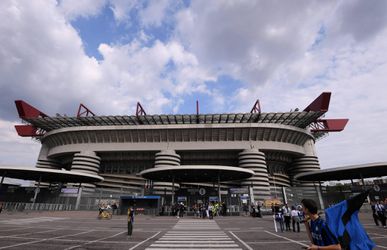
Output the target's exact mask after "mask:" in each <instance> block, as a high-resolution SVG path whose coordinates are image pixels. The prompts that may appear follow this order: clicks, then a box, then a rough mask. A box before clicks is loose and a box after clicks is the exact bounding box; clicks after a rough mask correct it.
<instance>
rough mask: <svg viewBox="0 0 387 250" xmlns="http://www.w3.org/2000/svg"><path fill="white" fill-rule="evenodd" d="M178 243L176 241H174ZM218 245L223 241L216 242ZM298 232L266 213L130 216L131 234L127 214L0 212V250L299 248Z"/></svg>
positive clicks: (302, 239)
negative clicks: (109, 216) (105, 216)
mask: <svg viewBox="0 0 387 250" xmlns="http://www.w3.org/2000/svg"><path fill="white" fill-rule="evenodd" d="M359 217H360V220H361V222H362V224H363V226H364V227H365V229H366V230H367V233H368V234H369V236H370V237H371V238H372V240H373V241H374V242H375V243H376V244H377V247H376V248H375V249H387V229H383V228H382V227H377V226H375V224H374V222H373V220H372V216H371V214H363V213H360V216H359ZM176 242H178V243H176ZM222 244H224V245H222ZM306 245H309V242H308V238H307V235H306V233H305V228H304V226H301V232H300V233H295V232H286V231H285V232H283V233H281V232H275V231H274V225H273V220H272V218H271V216H264V218H252V217H244V216H237V217H234V216H233V217H217V218H215V219H214V221H209V220H208V219H196V218H193V217H184V218H180V219H177V218H175V217H166V216H165V217H159V216H157V217H152V216H144V215H139V216H136V217H135V224H134V231H133V234H132V236H128V235H127V217H126V216H117V215H114V216H113V218H112V219H110V220H106V219H105V220H98V219H97V212H91V211H86V212H84V211H69V212H33V213H16V212H15V213H9V212H5V213H4V212H3V213H1V214H0V249H23V250H24V249H39V250H43V249H53V250H59V249H66V250H70V249H76V250H81V249H82V250H83V249H127V250H132V249H147V248H148V249H188V248H190V249H201V250H204V249H248V250H251V249H265V250H271V249H273V250H274V249H276V250H277V249H302V246H306Z"/></svg>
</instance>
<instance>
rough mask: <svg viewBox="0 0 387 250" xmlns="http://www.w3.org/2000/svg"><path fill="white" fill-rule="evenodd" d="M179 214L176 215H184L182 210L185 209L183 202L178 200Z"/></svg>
mask: <svg viewBox="0 0 387 250" xmlns="http://www.w3.org/2000/svg"><path fill="white" fill-rule="evenodd" d="M178 209H179V211H178V213H179V215H178V218H180V217H184V210H185V206H184V203H183V202H180V205H179V208H178Z"/></svg>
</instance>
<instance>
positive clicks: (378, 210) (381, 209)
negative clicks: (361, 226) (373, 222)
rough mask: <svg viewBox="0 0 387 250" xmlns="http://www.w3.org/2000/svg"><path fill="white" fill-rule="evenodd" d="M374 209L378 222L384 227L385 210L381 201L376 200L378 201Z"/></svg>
mask: <svg viewBox="0 0 387 250" xmlns="http://www.w3.org/2000/svg"><path fill="white" fill-rule="evenodd" d="M375 210H376V213H377V215H378V218H379V220H380V222H381V223H382V226H383V227H384V228H386V216H385V214H384V213H385V212H386V208H385V207H384V205H383V204H382V202H381V201H378V203H377V204H376V205H375Z"/></svg>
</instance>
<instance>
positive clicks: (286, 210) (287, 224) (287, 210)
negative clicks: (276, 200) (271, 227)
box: [282, 204, 290, 231]
mask: <svg viewBox="0 0 387 250" xmlns="http://www.w3.org/2000/svg"><path fill="white" fill-rule="evenodd" d="M282 212H283V215H284V220H285V227H286V231H290V208H289V207H288V204H285V206H283V208H282Z"/></svg>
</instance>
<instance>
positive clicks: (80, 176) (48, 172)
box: [0, 166, 104, 183]
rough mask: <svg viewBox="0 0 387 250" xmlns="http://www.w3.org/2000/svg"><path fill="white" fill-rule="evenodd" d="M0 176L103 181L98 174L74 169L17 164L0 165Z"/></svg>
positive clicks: (68, 180)
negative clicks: (18, 165)
mask: <svg viewBox="0 0 387 250" xmlns="http://www.w3.org/2000/svg"><path fill="white" fill-rule="evenodd" d="M0 176H4V177H9V178H16V179H21V180H34V181H39V180H40V181H42V182H62V183H69V182H74V183H93V182H100V181H103V180H104V178H103V177H101V176H98V175H91V174H86V173H81V172H76V171H67V170H60V169H45V168H31V167H17V166H10V167H8V166H1V167H0Z"/></svg>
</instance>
